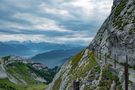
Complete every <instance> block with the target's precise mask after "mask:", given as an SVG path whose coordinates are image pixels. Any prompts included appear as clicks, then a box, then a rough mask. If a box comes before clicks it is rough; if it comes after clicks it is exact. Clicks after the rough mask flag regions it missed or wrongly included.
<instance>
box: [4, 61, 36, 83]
mask: <svg viewBox="0 0 135 90" xmlns="http://www.w3.org/2000/svg"><path fill="white" fill-rule="evenodd" d="M6 69H7V71H8V72H9V73H10V74H11V75H13V76H14V77H16V79H18V80H19V79H20V78H21V79H23V80H25V81H26V82H27V83H28V84H34V83H36V82H35V80H34V78H33V77H32V76H31V72H30V71H31V70H30V68H29V67H28V66H27V64H24V63H22V62H14V63H12V64H9V65H8V66H7V68H6Z"/></svg>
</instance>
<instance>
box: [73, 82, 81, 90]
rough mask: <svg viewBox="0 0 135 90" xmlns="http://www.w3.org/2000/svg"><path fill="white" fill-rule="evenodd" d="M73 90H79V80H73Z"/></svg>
mask: <svg viewBox="0 0 135 90" xmlns="http://www.w3.org/2000/svg"><path fill="white" fill-rule="evenodd" d="M73 90H80V82H79V81H74V82H73Z"/></svg>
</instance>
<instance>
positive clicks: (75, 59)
mask: <svg viewBox="0 0 135 90" xmlns="http://www.w3.org/2000/svg"><path fill="white" fill-rule="evenodd" d="M83 52H84V51H82V52H80V53H78V54H77V55H75V56H73V57H72V58H71V65H72V67H76V66H77V64H78V62H79V61H80V60H81V58H82V56H83Z"/></svg>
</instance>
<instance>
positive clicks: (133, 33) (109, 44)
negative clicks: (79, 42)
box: [89, 0, 135, 66]
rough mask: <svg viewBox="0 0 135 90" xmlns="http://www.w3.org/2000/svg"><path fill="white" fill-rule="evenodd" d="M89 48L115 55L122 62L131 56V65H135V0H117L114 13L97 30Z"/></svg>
mask: <svg viewBox="0 0 135 90" xmlns="http://www.w3.org/2000/svg"><path fill="white" fill-rule="evenodd" d="M89 48H94V49H95V50H96V51H97V52H98V51H100V50H101V51H102V53H103V54H105V53H107V54H108V55H111V57H113V56H114V54H117V55H118V56H119V59H121V62H124V61H125V60H124V59H123V57H124V56H125V55H128V56H129V57H130V62H129V64H130V65H132V66H133V65H135V1H134V0H115V1H114V5H113V9H112V13H111V14H110V16H109V17H108V18H107V19H106V21H105V22H104V23H103V25H102V26H101V28H100V30H99V31H98V32H97V35H96V36H95V38H94V40H93V41H92V43H91V44H90V46H89Z"/></svg>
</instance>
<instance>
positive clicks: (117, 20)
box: [48, 0, 135, 90]
mask: <svg viewBox="0 0 135 90" xmlns="http://www.w3.org/2000/svg"><path fill="white" fill-rule="evenodd" d="M126 55H127V56H128V58H129V62H128V63H129V67H130V68H129V82H128V83H129V90H134V88H135V77H134V76H135V0H115V1H114V5H113V7H112V11H111V14H110V16H109V17H108V18H107V19H106V20H105V22H104V23H103V25H102V26H101V28H100V29H99V31H98V33H97V35H96V36H95V38H94V39H93V41H92V42H91V43H90V45H89V46H88V48H86V49H84V50H83V51H82V52H80V53H79V54H77V55H76V56H74V57H72V58H71V59H70V60H69V61H68V62H66V63H65V64H64V65H63V66H62V67H61V70H60V71H59V73H58V74H57V75H56V76H55V78H54V80H53V82H52V83H51V84H50V85H49V88H48V90H73V82H74V81H79V82H80V86H79V87H80V90H124V88H125V87H124V81H125V79H124V65H123V63H125V58H126ZM115 59H117V60H116V62H115V63H114V61H115ZM115 65H116V67H114V66H115Z"/></svg>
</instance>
